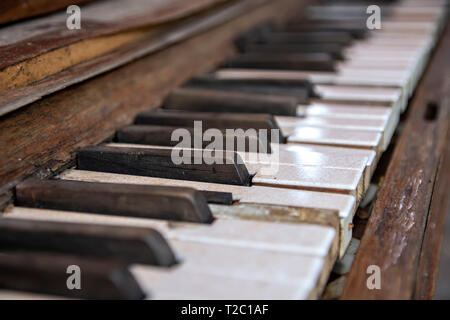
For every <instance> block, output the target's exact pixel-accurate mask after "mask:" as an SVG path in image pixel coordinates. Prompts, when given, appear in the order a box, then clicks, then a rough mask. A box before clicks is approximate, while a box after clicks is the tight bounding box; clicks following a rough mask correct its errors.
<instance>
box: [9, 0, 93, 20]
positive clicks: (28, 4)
mask: <svg viewBox="0 0 450 320" xmlns="http://www.w3.org/2000/svg"><path fill="white" fill-rule="evenodd" d="M92 1H95V0H2V2H1V3H0V24H2V23H8V22H13V21H17V20H20V19H25V18H31V17H35V16H39V15H42V14H46V13H50V12H54V11H57V10H60V9H65V8H66V7H68V6H70V5H81V4H85V3H88V2H92Z"/></svg>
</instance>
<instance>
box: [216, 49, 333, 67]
mask: <svg viewBox="0 0 450 320" xmlns="http://www.w3.org/2000/svg"><path fill="white" fill-rule="evenodd" d="M335 64H336V61H335V59H334V58H333V57H332V56H331V55H330V54H327V53H264V52H263V53H243V54H241V55H238V56H236V57H233V58H230V59H228V60H227V61H226V62H225V63H224V64H223V65H222V67H225V68H250V69H279V70H304V71H330V72H333V71H336V67H335Z"/></svg>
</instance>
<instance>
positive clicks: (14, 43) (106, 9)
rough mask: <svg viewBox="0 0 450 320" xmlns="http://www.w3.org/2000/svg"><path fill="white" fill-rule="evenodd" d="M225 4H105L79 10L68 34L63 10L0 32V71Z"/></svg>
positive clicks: (198, 0) (176, 0) (133, 0)
mask: <svg viewBox="0 0 450 320" xmlns="http://www.w3.org/2000/svg"><path fill="white" fill-rule="evenodd" d="M227 1H229V0H193V1H183V0H154V1H147V0H108V1H97V2H94V3H92V4H90V5H87V6H83V7H82V8H81V9H82V20H81V22H82V24H81V29H78V30H69V29H68V28H67V26H66V19H67V17H68V15H67V13H66V11H65V10H63V11H62V12H59V13H57V14H53V15H51V16H48V17H42V18H38V19H33V20H30V21H25V22H22V23H19V24H14V25H11V26H7V27H5V28H2V29H1V30H0V38H1V39H2V41H1V42H0V69H3V68H5V67H6V66H9V65H13V64H16V63H17V62H20V61H24V60H26V59H29V58H31V57H34V56H36V55H39V54H43V53H45V52H49V51H50V50H54V49H56V48H60V47H62V46H65V45H68V44H70V43H74V42H77V41H80V40H84V39H88V38H92V37H95V36H100V35H106V34H112V33H117V32H120V31H123V30H129V29H133V28H139V27H143V26H150V25H157V24H161V23H165V22H168V21H173V20H176V19H180V18H182V17H187V16H189V15H191V14H194V13H197V12H199V11H201V10H205V9H207V8H210V7H211V6H213V5H217V4H218V3H224V2H227Z"/></svg>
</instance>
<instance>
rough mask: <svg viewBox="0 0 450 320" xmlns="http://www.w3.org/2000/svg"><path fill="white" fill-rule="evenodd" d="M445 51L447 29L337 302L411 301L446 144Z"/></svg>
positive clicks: (448, 44) (448, 41) (414, 102)
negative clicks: (374, 273)
mask: <svg viewBox="0 0 450 320" xmlns="http://www.w3.org/2000/svg"><path fill="white" fill-rule="evenodd" d="M449 50H450V28H449V26H448V25H447V29H446V32H445V34H444V36H443V37H442V40H441V43H440V45H439V47H438V50H437V52H436V54H435V55H434V56H433V57H432V59H431V65H430V66H429V68H428V70H427V73H426V75H425V77H424V79H423V80H422V82H421V84H420V86H419V88H418V90H417V92H416V94H415V97H414V99H413V100H412V104H411V105H410V107H409V109H410V111H409V114H408V118H407V120H406V122H405V127H404V129H403V133H402V136H401V137H400V139H399V141H398V144H397V145H396V148H395V150H394V154H393V157H392V160H391V162H390V165H389V167H388V169H387V172H386V178H385V181H384V183H383V186H382V188H381V190H380V192H379V194H378V197H377V201H376V203H375V206H374V208H373V210H372V214H371V217H370V220H369V222H368V224H367V228H366V230H365V234H364V236H363V238H362V241H361V245H360V248H359V251H358V253H357V255H356V259H355V262H354V264H353V267H352V270H351V272H350V275H349V278H348V281H347V283H346V286H345V289H344V293H343V295H342V299H411V298H412V297H413V295H414V287H415V284H416V281H417V271H418V268H419V257H420V250H421V247H422V244H423V239H424V238H423V237H424V231H425V226H426V222H427V217H428V209H429V206H430V201H431V195H432V191H433V184H434V181H435V178H436V172H437V168H438V164H439V159H440V157H441V156H442V154H443V150H444V149H443V147H444V146H445V143H446V141H447V131H448V117H449V104H448V101H449V99H448V93H449V92H450V87H449V84H450V82H449V78H448V74H449V72H450V70H449V67H450V65H449V63H448V51H449ZM427 241H428V240H426V242H427ZM369 265H377V266H379V267H380V270H381V289H380V290H369V289H368V288H367V286H366V281H367V276H368V275H367V274H366V269H367V267H368V266H369Z"/></svg>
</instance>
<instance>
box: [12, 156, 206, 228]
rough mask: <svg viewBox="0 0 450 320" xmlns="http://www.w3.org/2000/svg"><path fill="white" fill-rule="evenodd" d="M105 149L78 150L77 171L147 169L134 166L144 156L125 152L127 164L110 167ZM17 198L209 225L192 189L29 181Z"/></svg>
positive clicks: (25, 202)
mask: <svg viewBox="0 0 450 320" xmlns="http://www.w3.org/2000/svg"><path fill="white" fill-rule="evenodd" d="M110 149H111V148H107V147H87V148H84V149H82V150H80V151H79V152H78V167H79V168H80V169H86V170H91V169H89V168H91V167H95V168H97V169H103V170H97V171H105V172H115V171H114V169H115V168H117V167H119V168H120V167H122V170H116V171H122V172H123V173H126V172H130V174H133V173H139V172H141V171H140V170H142V171H145V170H149V168H150V167H151V163H150V162H149V163H148V166H144V167H142V168H139V166H138V164H139V163H138V159H139V158H142V157H144V158H146V157H148V156H145V155H144V154H143V155H142V156H141V154H140V153H139V152H134V153H133V154H130V156H129V157H127V158H126V159H127V160H128V163H127V162H121V163H120V164H119V163H115V162H114V161H115V158H114V156H113V155H114V154H115V153H114V152H113V151H114V150H115V148H113V149H114V150H112V151H110ZM103 151H104V154H103V153H102V152H103ZM123 151H125V150H123ZM142 153H145V152H142ZM155 159H156V158H155ZM135 160H136V163H133V161H135ZM169 160H170V154H169ZM102 165H103V166H104V167H101V166H102ZM132 169H134V170H132ZM117 173H121V172H117ZM16 197H17V203H18V205H21V206H28V207H35V208H47V209H61V210H70V211H84V212H92V213H99V214H109V215H121V216H131V217H139V218H154V219H167V220H177V221H189V222H202V223H209V222H211V221H212V215H211V211H210V210H209V207H208V204H207V203H206V201H205V198H204V197H203V196H202V195H201V194H200V193H198V192H197V191H196V190H194V189H191V188H180V187H164V186H145V185H132V184H116V183H99V182H84V181H69V180H37V179H30V180H28V181H25V182H23V183H21V184H19V185H18V186H17V187H16Z"/></svg>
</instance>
